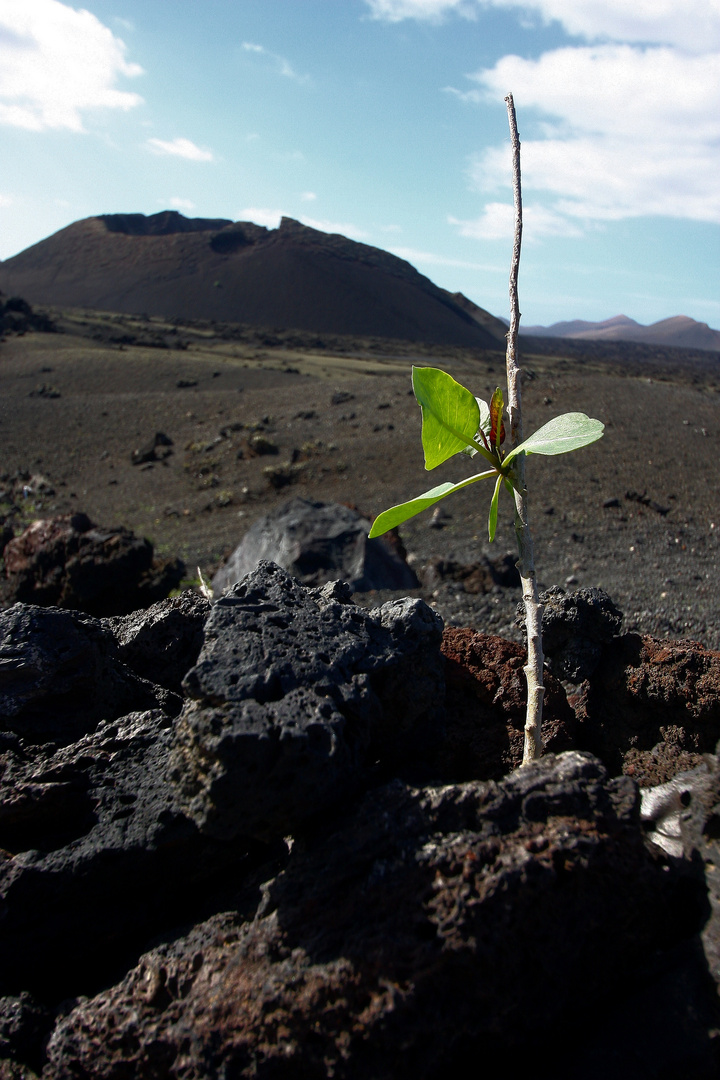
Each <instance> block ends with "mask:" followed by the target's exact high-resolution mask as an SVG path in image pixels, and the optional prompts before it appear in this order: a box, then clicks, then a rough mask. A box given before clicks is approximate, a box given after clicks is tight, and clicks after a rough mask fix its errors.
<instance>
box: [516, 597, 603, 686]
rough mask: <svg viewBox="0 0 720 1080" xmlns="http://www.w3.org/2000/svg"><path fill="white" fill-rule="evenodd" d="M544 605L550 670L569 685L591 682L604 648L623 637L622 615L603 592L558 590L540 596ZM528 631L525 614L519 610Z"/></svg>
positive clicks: (545, 645) (544, 634)
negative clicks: (620, 635) (585, 681)
mask: <svg viewBox="0 0 720 1080" xmlns="http://www.w3.org/2000/svg"><path fill="white" fill-rule="evenodd" d="M540 603H541V604H542V605H543V614H542V646H543V653H544V654H545V656H546V657H547V659H548V662H549V666H550V670H551V671H552V672H553V673H554V674H555V675H556V676H557V677H558V678H559V679H567V681H568V682H573V683H581V682H583V681H584V680H585V679H589V678H590V676H591V675H592V673H593V672H594V671H595V669H596V668H597V666H598V664H599V663H600V657H601V655H602V646H603V645H605V644H607V643H608V642H610V641H612V639H613V638H614V637H616V636H617V635H618V634H619V633H620V628H621V626H622V620H623V616H622V612H621V611H619V609H618V608H617V607H616V605H615V604H614V603H613V601H612V600H611V599H610V597H609V596H608V594H607V593H606V592H605V591H604V590H603V589H577V590H576V591H575V592H573V593H570V594H568V593H566V592H565V590H564V589H562V588H561V587H560V586H555V587H554V588H552V589H549V590H548V591H547V592H544V593H541V594H540ZM518 625H520V626H521V627H522V629H523V631H524V630H525V612H524V609H523V608H522V605H521V606H520V607H519V608H518Z"/></svg>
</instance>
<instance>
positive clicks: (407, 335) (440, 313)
mask: <svg viewBox="0 0 720 1080" xmlns="http://www.w3.org/2000/svg"><path fill="white" fill-rule="evenodd" d="M0 291H3V292H5V293H6V294H8V295H12V294H19V295H21V296H24V297H25V298H26V299H27V300H29V301H30V303H33V304H50V305H59V306H65V307H80V308H94V309H100V310H106V311H115V312H122V313H125V314H142V313H146V314H148V315H159V316H163V317H165V318H177V317H182V318H184V319H207V320H212V321H214V322H235V323H246V324H250V325H253V326H264V327H277V328H285V329H287V328H294V329H299V330H310V331H314V332H317V333H325V334H327V333H330V334H350V335H372V336H377V337H384V338H397V339H404V340H406V341H417V342H426V343H429V344H444V345H456V346H464V347H473V346H475V347H479V348H495V347H497V339H496V337H494V336H493V335H492V333H491V332H490V331H489V330H488V329H486V328H485V327H484V326H483V325H482V322H481V320H479V319H478V317H477V313H473V314H471V313H470V312H468V311H466V310H465V309H464V307H463V306H461V304H459V303H458V302H457V300H456V299H455V298H454V297H453V296H451V295H450V294H449V293H447V292H445V290H443V289H440V288H438V287H437V286H436V285H434V284H433V283H432V282H431V281H430V280H429V279H428V278H426V277H424V276H423V275H422V274H420V273H418V271H417V270H415V269H414V267H412V266H411V265H410V264H409V263H407V262H405V261H404V260H403V259H399V258H397V257H396V256H395V255H391V254H389V253H388V252H386V251H382V250H380V249H379V248H374V247H370V246H368V245H367V244H359V243H356V242H354V241H352V240H348V239H346V238H345V237H344V236H339V235H330V234H327V233H322V232H319V231H318V230H316V229H311V228H308V227H306V226H304V225H301V224H300V223H299V222H297V221H294V220H292V219H290V218H283V219H282V221H281V223H280V226H279V228H277V229H266V228H263V227H262V226H259V225H255V224H253V223H250V222H231V221H228V220H225V219H204V218H194V219H188V218H185V217H183V215H181V214H178V213H176V212H175V211H164V212H163V213H160V214H155V215H153V216H151V217H145V216H144V215H142V214H109V215H104V216H102V217H92V218H86V219H85V220H83V221H77V222H75V223H74V224H72V225H69V226H68V227H67V228H65V229H62V230H61V231H60V232H57V233H55V234H54V235H53V236H50V237H48V238H47V239H46V240H42V241H41V242H40V243H38V244H34V245H33V246H32V247H30V248H27V249H26V250H25V251H22V252H21V253H20V254H19V255H16V256H14V257H13V258H11V259H7V260H6V261H5V262H3V263H0ZM473 307H475V305H473ZM477 312H482V309H477ZM483 314H487V313H483ZM488 319H492V316H489V315H488Z"/></svg>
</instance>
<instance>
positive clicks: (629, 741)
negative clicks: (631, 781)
mask: <svg viewBox="0 0 720 1080" xmlns="http://www.w3.org/2000/svg"><path fill="white" fill-rule="evenodd" d="M573 704H574V706H575V713H576V716H577V718H578V721H579V725H578V745H580V746H582V747H583V748H585V749H588V750H591V751H592V752H593V753H595V754H597V755H598V756H599V757H601V758H602V759H603V761H605V762H606V764H607V765H608V767H609V768H610V770H611V771H612V772H613V773H619V772H621V771H623V772H626V773H628V774H629V775H631V776H634V777H635V778H636V779H637V781H638V783H639V784H640V786H641V787H649V786H652V785H654V784H658V783H663V782H665V781H666V780H669V779H671V778H672V777H673V776H675V774H676V773H678V772H683V771H686V770H688V769H692V768H693V767H695V766H696V765H699V764H700V763H701V762H702V760H703V755H704V754H707V753H712V752H713V751H714V750H715V747H716V745H717V742H718V739H720V653H717V652H713V651H711V650H710V649H705V648H704V647H703V646H702V645H700V644H699V643H698V642H696V641H664V640H658V639H656V638H652V637H649V636H647V635H640V634H624V635H622V637H619V638H616V639H615V640H613V641H612V642H611V643H610V644H608V645H605V646H604V647H603V651H602V659H601V661H600V664H599V666H598V667H597V669H596V671H595V673H594V675H593V677H592V678H591V679H590V680H588V681H587V682H585V683H583V684H582V686H581V687H580V692H579V694H578V696H577V697H576V698H575V699H573Z"/></svg>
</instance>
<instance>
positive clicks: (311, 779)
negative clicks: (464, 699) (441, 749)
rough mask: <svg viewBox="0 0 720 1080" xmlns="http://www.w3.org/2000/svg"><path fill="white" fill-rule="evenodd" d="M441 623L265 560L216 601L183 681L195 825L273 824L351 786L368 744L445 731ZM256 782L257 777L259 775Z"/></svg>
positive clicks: (419, 605)
mask: <svg viewBox="0 0 720 1080" xmlns="http://www.w3.org/2000/svg"><path fill="white" fill-rule="evenodd" d="M441 635H442V622H441V620H440V619H439V617H438V616H437V615H436V614H435V613H434V612H433V611H432V610H431V609H430V608H429V607H428V606H427V605H426V604H425V603H424V602H423V601H422V600H410V599H408V600H399V601H394V602H391V603H389V604H385V605H383V607H382V608H379V609H376V610H374V611H371V612H367V611H364V610H362V609H360V608H358V607H356V606H355V605H354V604H352V603H350V602H349V589H348V587H347V586H343V585H342V584H340V583H334V584H333V583H329V584H328V585H326V586H325V587H324V588H323V589H319V590H314V591H311V590H308V589H305V588H304V587H303V586H301V585H299V584H298V583H297V582H296V581H295V580H294V579H293V578H292V577H291V576H290V574H288V573H287V572H286V571H285V570H282V569H281V568H280V567H278V566H277V565H275V564H273V563H268V562H261V563H260V565H259V566H258V568H257V569H256V570H255V571H254V572H253V573H252V574H250V575H248V576H247V577H246V578H244V579H243V581H241V582H239V583H238V584H237V585H235V586H233V588H231V589H230V590H229V591H228V592H226V593H225V594H224V595H223V596H222V597H221V599H220V600H219V601H218V602H217V603H216V604H215V606H214V607H213V610H212V613H211V615H210V617H209V619H208V621H207V623H206V625H205V644H204V646H203V649H202V652H201V653H200V657H199V659H198V662H197V664H196V665H195V667H194V668H193V669H192V670H191V671H190V672H189V673H188V675H187V676H186V678H185V681H184V684H183V685H184V689H185V692H186V694H187V696H188V697H189V699H190V700H189V701H188V702H187V704H186V705H185V708H184V709H183V712H182V714H181V716H180V718H179V721H178V748H177V751H176V753H175V756H174V769H173V779H174V781H175V783H176V785H177V789H178V798H179V802H180V805H182V806H183V807H184V808H185V810H186V812H187V813H188V815H189V816H190V817H191V818H192V819H193V820H194V821H196V822H197V824H198V826H199V828H200V829H201V830H203V831H205V832H209V833H211V834H214V835H218V836H233V835H236V834H238V833H246V834H249V835H251V836H257V837H259V838H261V839H267V838H277V837H282V836H283V835H284V834H285V833H287V832H290V831H291V830H292V827H293V825H294V824H296V823H297V822H298V821H299V820H303V819H307V818H308V817H310V816H312V815H314V814H317V813H319V812H321V811H323V810H327V808H328V807H329V806H331V805H332V803H333V802H336V801H337V800H338V799H339V797H340V796H341V795H344V794H347V792H348V790H349V789H350V790H351V789H352V788H353V787H357V785H358V783H359V781H360V777H361V774H362V771H363V769H364V768H365V767H366V766H367V764H368V758H369V755H370V756H372V755H374V757H376V758H378V757H379V758H380V760H381V762H382V763H383V764H384V765H385V766H387V765H388V764H390V763H391V762H392V763H395V764H398V763H399V762H400V761H401V760H402V747H403V746H405V745H407V742H408V741H411V742H412V743H413V744H414V750H415V755H414V756H421V755H422V753H423V751H425V752H426V753H430V752H431V751H432V750H433V749H434V748H436V747H437V745H438V743H439V738H440V734H441V731H440V721H441V716H442V704H441V703H442V698H443V689H444V684H443V673H442V663H441V660H440V654H439V644H440V639H441ZM259 776H261V777H262V778H263V782H262V784H261V785H258V783H257V778H258V777H259Z"/></svg>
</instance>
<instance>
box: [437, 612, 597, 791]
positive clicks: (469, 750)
mask: <svg viewBox="0 0 720 1080" xmlns="http://www.w3.org/2000/svg"><path fill="white" fill-rule="evenodd" d="M442 653H443V656H444V658H445V682H446V699H445V701H446V711H447V720H446V728H447V738H446V742H445V745H444V747H443V752H442V756H441V760H442V763H443V772H444V774H445V775H448V776H452V777H455V778H457V779H469V778H471V777H472V778H477V779H483V780H485V779H499V778H500V777H501V776H504V775H505V774H506V773H507V772H509V771H510V770H512V769H516V768H518V766H519V765H520V764H521V763H522V757H523V742H524V728H525V712H526V707H527V682H526V679H525V673H524V671H523V667H524V665H525V664H526V663H527V652H526V650H525V649H523V648H522V646H520V645H517V644H516V643H515V642H513V641H507V640H505V638H500V637H495V636H494V635H492V634H483V633H481V632H480V631H479V630H469V629H461V628H458V627H454V626H448V627H446V628H445V630H444V632H443V641H442ZM544 683H545V696H544V699H543V727H542V733H543V742H544V744H545V747H546V749H547V750H548V751H549V752H550V753H560V752H561V751H563V750H569V749H572V748H573V747H574V745H575V728H576V724H575V716H574V713H573V711H572V709H571V708H570V706H569V705H568V702H567V698H566V696H565V691H564V689H563V687H562V684H561V683H559V682H558V681H557V679H555V678H553V676H552V675H551V674H550V673H549V672H547V671H546V672H545V674H544Z"/></svg>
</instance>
